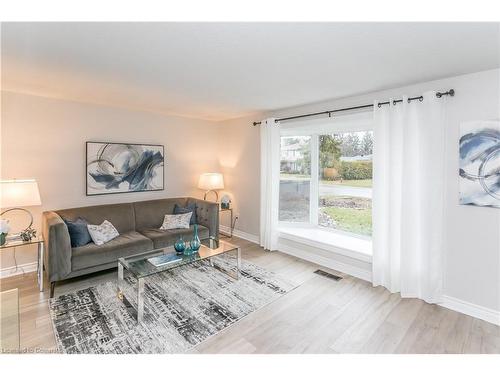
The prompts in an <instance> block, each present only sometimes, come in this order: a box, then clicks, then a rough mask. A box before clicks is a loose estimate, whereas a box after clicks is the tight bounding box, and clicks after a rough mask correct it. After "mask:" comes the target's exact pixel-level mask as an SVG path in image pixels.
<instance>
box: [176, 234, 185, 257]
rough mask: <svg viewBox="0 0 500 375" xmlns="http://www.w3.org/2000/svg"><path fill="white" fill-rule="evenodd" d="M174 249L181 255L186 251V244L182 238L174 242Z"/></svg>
mask: <svg viewBox="0 0 500 375" xmlns="http://www.w3.org/2000/svg"><path fill="white" fill-rule="evenodd" d="M174 249H175V252H176V253H177V254H183V253H184V250H186V244H185V243H184V239H183V238H182V236H180V237H179V239H178V240H177V241H175V243H174Z"/></svg>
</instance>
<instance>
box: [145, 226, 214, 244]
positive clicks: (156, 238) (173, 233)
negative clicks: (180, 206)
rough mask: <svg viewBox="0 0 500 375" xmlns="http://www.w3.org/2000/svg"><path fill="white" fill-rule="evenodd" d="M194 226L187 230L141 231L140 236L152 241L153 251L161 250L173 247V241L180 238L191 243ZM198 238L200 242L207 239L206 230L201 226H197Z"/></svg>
mask: <svg viewBox="0 0 500 375" xmlns="http://www.w3.org/2000/svg"><path fill="white" fill-rule="evenodd" d="M193 232H194V226H193V225H191V226H190V228H189V229H169V230H160V229H143V230H141V234H143V235H144V236H146V237H147V238H149V239H151V240H152V241H153V244H154V247H155V249H161V248H163V247H168V246H173V245H174V243H175V241H177V239H178V238H179V236H182V237H183V239H184V241H187V242H189V241H191V238H193ZM198 237H200V240H203V239H206V238H208V228H207V227H204V226H202V225H198Z"/></svg>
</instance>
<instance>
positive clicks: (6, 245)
mask: <svg viewBox="0 0 500 375" xmlns="http://www.w3.org/2000/svg"><path fill="white" fill-rule="evenodd" d="M33 244H37V245H38V263H37V274H38V286H39V290H40V292H43V268H44V266H43V258H44V251H45V246H44V243H43V237H42V236H41V235H38V236H36V237H34V238H32V239H31V240H30V241H23V240H21V239H15V240H7V241H6V242H5V243H4V244H3V245H2V246H0V250H4V249H8V248H12V247H20V246H26V245H33Z"/></svg>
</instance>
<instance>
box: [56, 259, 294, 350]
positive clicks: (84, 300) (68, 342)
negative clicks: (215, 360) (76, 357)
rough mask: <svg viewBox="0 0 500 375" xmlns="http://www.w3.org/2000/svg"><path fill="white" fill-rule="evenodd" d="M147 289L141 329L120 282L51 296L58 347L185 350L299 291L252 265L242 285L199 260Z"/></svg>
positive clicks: (151, 281)
mask: <svg viewBox="0 0 500 375" xmlns="http://www.w3.org/2000/svg"><path fill="white" fill-rule="evenodd" d="M215 262H216V263H217V265H218V266H219V267H223V268H226V269H227V268H232V267H233V265H234V259H227V258H226V259H217V260H216V261H215ZM129 282H131V283H133V281H132V280H130V279H129ZM145 285H146V286H145V316H144V322H142V323H140V324H138V323H137V322H136V321H135V319H134V318H133V317H131V316H130V314H129V312H128V311H127V309H126V307H125V306H123V304H122V303H121V302H120V301H119V300H118V298H117V296H116V284H115V283H114V282H107V283H104V284H100V285H97V286H94V287H91V288H88V289H84V290H80V291H77V292H74V293H69V294H65V295H62V296H59V297H57V298H53V299H51V300H50V303H49V308H50V315H51V318H52V322H53V326H54V333H55V336H56V342H57V346H58V349H59V350H60V351H61V352H63V353H102V354H104V353H110V354H119V353H184V352H186V351H187V350H189V349H191V348H192V347H194V346H195V345H197V344H199V343H200V342H202V341H203V340H205V339H207V338H208V337H210V336H212V335H214V334H216V333H218V332H220V331H221V330H223V329H224V328H227V327H229V326H230V325H231V324H233V323H235V322H236V321H238V320H240V319H241V318H243V317H245V316H246V315H248V314H249V313H251V312H253V311H255V310H257V309H259V308H261V307H263V306H264V305H266V304H268V303H270V302H272V301H274V300H276V299H277V298H279V297H280V296H282V295H284V294H286V293H287V292H289V291H290V290H292V289H293V288H294V286H293V285H292V284H291V283H289V282H287V281H285V280H283V279H281V278H280V277H278V276H276V275H275V274H273V273H271V272H269V271H266V270H264V269H262V268H260V267H258V266H256V265H254V264H252V263H249V262H246V261H242V268H241V277H240V279H239V280H234V279H232V278H231V277H229V276H227V275H226V274H224V273H222V272H220V271H219V270H217V269H215V268H213V267H211V266H210V265H209V263H208V262H207V261H200V262H197V263H194V264H191V265H187V266H183V267H179V268H176V269H174V270H172V271H170V272H164V273H163V274H160V275H156V276H152V277H150V278H148V280H147V281H146V283H145ZM131 287H133V285H131Z"/></svg>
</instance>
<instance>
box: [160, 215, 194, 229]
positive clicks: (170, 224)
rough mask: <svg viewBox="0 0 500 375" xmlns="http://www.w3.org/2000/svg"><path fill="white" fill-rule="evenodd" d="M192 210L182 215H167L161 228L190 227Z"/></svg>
mask: <svg viewBox="0 0 500 375" xmlns="http://www.w3.org/2000/svg"><path fill="white" fill-rule="evenodd" d="M191 215H193V213H192V212H188V213H185V214H180V215H165V218H164V219H163V224H162V225H161V227H160V229H161V230H167V229H189V221H190V220H191Z"/></svg>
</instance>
